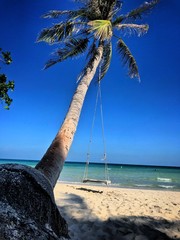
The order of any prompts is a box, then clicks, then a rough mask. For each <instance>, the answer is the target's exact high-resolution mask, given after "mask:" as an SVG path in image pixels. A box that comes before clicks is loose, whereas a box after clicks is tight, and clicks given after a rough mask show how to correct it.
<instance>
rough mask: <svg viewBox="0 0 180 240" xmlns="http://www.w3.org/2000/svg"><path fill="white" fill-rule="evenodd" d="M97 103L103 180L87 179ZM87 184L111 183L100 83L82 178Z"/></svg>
mask: <svg viewBox="0 0 180 240" xmlns="http://www.w3.org/2000/svg"><path fill="white" fill-rule="evenodd" d="M98 101H99V104H100V118H101V131H102V141H103V157H102V159H101V160H102V161H104V179H92V178H88V170H89V164H90V157H91V154H90V150H91V145H92V137H93V129H94V124H95V118H96V112H97V106H98ZM87 182H91V183H104V184H106V185H109V184H111V181H110V179H109V172H108V164H107V155H106V143H105V135H104V119H103V107H102V95H101V85H100V81H98V89H97V95H96V102H95V109H94V115H93V120H92V127H91V132H90V139H89V145H88V151H87V158H86V165H85V171H84V177H83V183H87Z"/></svg>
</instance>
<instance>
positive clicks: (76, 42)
mask: <svg viewBox="0 0 180 240" xmlns="http://www.w3.org/2000/svg"><path fill="white" fill-rule="evenodd" d="M88 42H89V40H88V38H84V39H75V38H71V39H70V40H69V41H68V42H66V43H65V47H64V48H61V49H59V50H57V51H56V52H55V53H54V56H55V57H54V58H53V59H50V60H49V61H48V62H47V63H46V65H45V69H47V68H49V67H51V66H52V65H54V64H56V63H58V62H62V61H64V60H66V59H67V58H69V57H71V58H72V57H76V56H78V55H79V54H82V53H83V52H85V51H86V49H87V46H88Z"/></svg>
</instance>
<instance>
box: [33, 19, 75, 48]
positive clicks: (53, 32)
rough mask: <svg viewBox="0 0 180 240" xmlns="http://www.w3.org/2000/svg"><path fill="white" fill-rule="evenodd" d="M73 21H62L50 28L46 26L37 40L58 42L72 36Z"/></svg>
mask: <svg viewBox="0 0 180 240" xmlns="http://www.w3.org/2000/svg"><path fill="white" fill-rule="evenodd" d="M73 27H74V24H73V22H70V21H68V22H60V23H58V24H55V25H54V26H52V27H50V28H45V29H43V30H42V31H41V33H40V35H39V36H38V39H37V42H41V41H44V42H47V43H50V44H52V43H56V42H59V41H61V40H62V39H63V38H66V37H67V36H70V35H71V34H72V32H73Z"/></svg>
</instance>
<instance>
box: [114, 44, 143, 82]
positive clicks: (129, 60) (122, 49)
mask: <svg viewBox="0 0 180 240" xmlns="http://www.w3.org/2000/svg"><path fill="white" fill-rule="evenodd" d="M117 50H118V52H119V53H120V54H121V55H122V60H123V63H124V65H128V69H129V76H130V77H131V78H134V77H137V78H138V79H140V77H139V72H138V66H137V64H136V60H135V58H134V57H133V55H132V53H131V51H130V50H129V48H128V47H127V45H126V44H125V43H124V41H123V40H122V39H119V41H118V43H117Z"/></svg>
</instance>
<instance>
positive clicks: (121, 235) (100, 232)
mask: <svg viewBox="0 0 180 240" xmlns="http://www.w3.org/2000/svg"><path fill="white" fill-rule="evenodd" d="M82 190H83V189H82ZM61 201H62V200H61V199H57V201H56V202H57V205H58V207H59V210H60V212H61V214H62V216H63V217H64V218H65V219H66V221H67V223H68V225H69V235H70V237H71V239H72V240H75V239H76V240H82V239H83V240H174V239H176V240H180V238H179V237H178V236H179V233H180V221H173V222H171V221H167V220H166V219H163V218H161V219H155V218H152V217H144V216H138V217H137V216H128V217H127V216H126V217H123V216H119V217H117V218H109V219H108V220H106V221H102V220H100V219H98V218H97V217H93V216H92V218H91V209H89V208H88V205H87V204H86V203H85V202H84V200H83V199H82V198H81V197H80V196H78V195H75V194H68V195H67V196H66V198H65V199H64V204H61ZM62 205H63V206H62ZM74 212H75V213H76V214H77V215H76V216H78V213H81V214H79V216H78V217H74V215H73V213H74ZM82 216H83V217H82Z"/></svg>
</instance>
